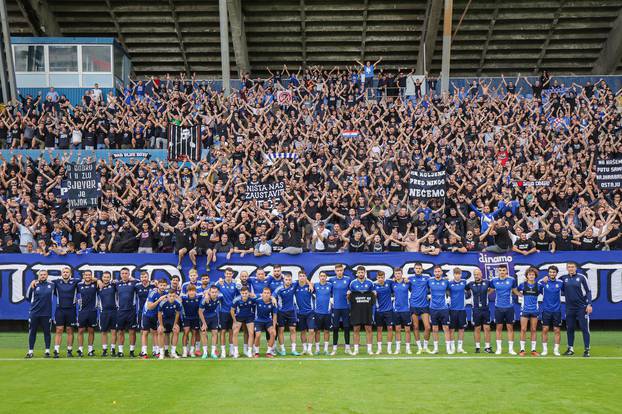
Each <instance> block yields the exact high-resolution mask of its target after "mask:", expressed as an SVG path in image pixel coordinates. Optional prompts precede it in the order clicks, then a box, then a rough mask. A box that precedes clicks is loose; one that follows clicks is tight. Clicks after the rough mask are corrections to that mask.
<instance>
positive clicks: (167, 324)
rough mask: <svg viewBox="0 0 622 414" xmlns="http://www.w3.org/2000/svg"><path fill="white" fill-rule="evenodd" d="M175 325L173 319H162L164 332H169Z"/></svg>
mask: <svg viewBox="0 0 622 414" xmlns="http://www.w3.org/2000/svg"><path fill="white" fill-rule="evenodd" d="M174 326H175V321H174V320H172V321H171V320H169V321H167V320H162V327H163V328H164V333H167V334H168V333H171V332H173V327H174Z"/></svg>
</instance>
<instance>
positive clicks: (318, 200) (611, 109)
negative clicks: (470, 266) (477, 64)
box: [0, 62, 622, 263]
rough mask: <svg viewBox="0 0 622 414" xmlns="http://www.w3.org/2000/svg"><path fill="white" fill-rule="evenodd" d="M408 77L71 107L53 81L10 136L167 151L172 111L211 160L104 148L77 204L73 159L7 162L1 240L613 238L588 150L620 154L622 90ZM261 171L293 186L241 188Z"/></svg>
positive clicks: (568, 246)
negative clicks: (90, 193) (65, 190)
mask: <svg viewBox="0 0 622 414" xmlns="http://www.w3.org/2000/svg"><path fill="white" fill-rule="evenodd" d="M376 64H378V62H376ZM407 75H408V73H407V72H405V71H399V72H398V73H397V74H384V73H383V72H381V71H379V70H378V67H374V65H373V64H371V63H367V64H366V65H360V66H357V67H353V68H349V69H347V70H345V71H344V70H339V69H333V70H330V71H329V70H325V69H323V68H319V67H318V68H310V69H308V70H304V71H300V70H299V71H298V72H297V73H294V72H289V71H288V69H287V67H284V68H283V70H282V71H278V72H276V73H272V76H271V77H270V78H269V79H251V78H250V77H248V76H246V77H244V78H243V79H242V81H241V88H240V89H239V90H234V91H233V93H232V94H231V95H230V96H225V95H224V94H223V93H222V92H219V91H217V90H216V88H214V85H213V84H211V83H209V82H199V81H196V80H195V79H194V78H193V79H184V77H183V76H181V77H178V78H175V79H173V78H172V77H170V76H168V75H167V76H166V78H164V79H156V78H151V79H149V80H148V81H137V82H135V83H134V84H133V86H132V87H131V88H127V89H126V90H125V92H124V94H123V96H118V97H115V96H113V95H112V94H109V95H108V96H105V95H104V94H102V92H101V90H99V89H98V88H94V89H93V90H92V91H90V92H87V94H86V95H85V96H84V98H83V101H82V103H81V104H80V105H72V104H71V103H70V102H69V101H68V100H67V99H66V98H64V97H62V96H59V95H58V93H56V92H55V91H53V90H51V91H50V92H48V93H47V95H45V96H39V97H31V96H27V97H21V99H20V102H19V103H18V104H16V105H13V106H11V105H9V106H7V107H6V109H5V110H4V111H3V112H2V114H1V115H0V144H1V145H2V146H3V147H4V148H58V149H66V150H74V151H78V150H79V149H87V150H90V149H94V148H122V149H131V148H166V144H167V134H166V130H167V126H168V125H169V124H171V123H174V124H177V125H182V126H184V125H196V124H200V125H202V130H203V132H202V135H203V137H202V139H203V147H204V149H203V154H204V157H203V159H202V160H201V161H200V162H187V163H184V164H178V163H167V162H162V161H158V160H151V159H133V160H130V161H121V160H118V159H117V160H112V159H109V160H103V159H100V160H99V161H98V170H99V173H100V176H101V189H102V195H101V199H100V202H99V205H98V207H97V208H91V209H83V210H70V209H68V208H67V205H66V203H65V201H64V200H63V199H62V198H60V194H59V191H58V190H59V186H60V183H61V180H62V178H63V176H64V171H65V165H66V163H67V162H68V160H69V157H68V156H67V157H65V158H62V159H58V158H56V159H52V160H51V161H47V160H46V159H45V157H43V158H41V159H38V160H33V159H26V158H25V157H22V156H21V155H14V156H12V157H11V158H10V159H4V158H3V159H1V160H0V162H1V166H0V223H1V226H0V227H1V230H0V250H2V251H3V252H20V251H21V252H22V253H30V252H36V253H40V254H44V255H48V254H60V255H63V254H68V253H78V254H87V253H105V252H109V251H112V252H145V253H148V252H176V253H178V254H179V260H180V263H181V260H182V259H183V257H185V256H188V257H189V258H190V259H191V260H192V261H193V263H194V262H196V257H197V256H200V255H207V257H208V260H209V262H211V261H214V260H216V257H217V256H218V255H227V256H228V255H231V254H232V253H241V254H243V255H244V254H255V255H269V254H272V253H275V252H283V253H290V254H297V253H300V252H303V251H318V252H341V251H349V252H363V251H370V252H382V251H411V252H423V253H427V254H438V253H439V252H441V251H451V252H468V251H482V250H489V251H499V252H505V251H515V252H519V253H522V254H531V253H534V252H537V251H556V250H573V249H577V250H596V249H612V250H613V249H616V250H619V249H622V230H620V220H621V219H622V213H621V209H622V203H621V202H620V198H621V195H622V192H620V191H619V190H615V191H607V192H604V191H601V190H599V188H598V187H597V185H596V182H595V174H594V163H595V161H596V159H600V158H612V157H617V156H620V155H622V136H621V134H622V129H621V127H622V121H621V119H622V117H621V114H620V111H619V109H618V108H617V107H616V98H617V97H619V94H620V91H612V90H611V89H610V88H609V87H608V86H607V84H606V83H605V82H604V81H601V82H598V83H596V84H590V83H589V82H588V83H586V84H584V85H577V84H572V85H562V84H559V83H558V82H557V81H556V80H551V79H550V78H549V76H548V74H546V73H545V74H543V75H542V76H541V77H540V79H539V80H538V81H535V82H533V83H532V82H529V81H527V82H526V84H527V85H528V86H529V89H531V90H523V89H524V88H520V89H517V86H516V84H517V81H518V80H519V79H520V77H519V79H517V80H516V81H514V80H512V81H507V82H506V79H505V78H504V79H503V82H502V83H501V84H500V86H499V87H497V88H495V87H493V86H492V85H491V84H490V83H489V81H485V80H474V81H473V83H472V84H470V85H469V86H468V87H466V88H457V87H456V88H452V92H451V93H450V94H444V95H441V94H439V93H438V92H437V91H436V86H437V85H436V81H435V80H434V79H428V91H429V92H428V93H422V92H420V89H419V88H416V94H415V95H414V96H412V97H404V96H403V94H402V93H401V91H402V90H403V88H404V87H405V85H406V78H407ZM525 80H527V79H525ZM417 86H419V84H417ZM281 95H283V96H282V97H281ZM344 131H348V133H347V134H344ZM271 153H281V154H295V156H294V157H283V158H278V159H276V160H270V159H268V157H267V154H271ZM83 158H85V157H83ZM414 169H418V170H428V171H438V170H446V171H447V177H448V184H447V193H446V197H445V198H444V199H431V200H418V199H412V198H409V193H408V177H409V174H410V171H411V170H414ZM270 181H284V182H285V184H286V190H285V193H284V196H283V197H282V198H281V199H280V200H273V201H272V202H263V203H257V202H255V201H246V200H245V197H244V191H245V188H246V184H247V183H249V182H251V183H265V182H270ZM209 262H208V263H209Z"/></svg>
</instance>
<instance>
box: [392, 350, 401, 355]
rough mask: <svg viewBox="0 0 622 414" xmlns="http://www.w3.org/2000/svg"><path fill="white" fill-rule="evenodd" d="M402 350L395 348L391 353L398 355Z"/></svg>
mask: <svg viewBox="0 0 622 414" xmlns="http://www.w3.org/2000/svg"><path fill="white" fill-rule="evenodd" d="M401 352H402V350H401V349H400V348H397V349H396V350H395V351H393V355H399V354H400V353H401Z"/></svg>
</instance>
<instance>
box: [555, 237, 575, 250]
mask: <svg viewBox="0 0 622 414" xmlns="http://www.w3.org/2000/svg"><path fill="white" fill-rule="evenodd" d="M555 248H556V249H557V250H560V251H570V250H573V244H572V237H570V236H566V237H565V238H564V237H562V236H561V235H559V236H557V237H556V238H555Z"/></svg>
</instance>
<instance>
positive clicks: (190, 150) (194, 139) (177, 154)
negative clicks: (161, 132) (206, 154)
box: [168, 124, 201, 161]
mask: <svg viewBox="0 0 622 414" xmlns="http://www.w3.org/2000/svg"><path fill="white" fill-rule="evenodd" d="M168 159H169V160H170V161H188V160H192V161H200V160H201V126H200V125H195V126H191V127H182V126H179V125H172V124H171V125H169V126H168Z"/></svg>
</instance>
